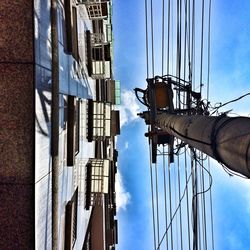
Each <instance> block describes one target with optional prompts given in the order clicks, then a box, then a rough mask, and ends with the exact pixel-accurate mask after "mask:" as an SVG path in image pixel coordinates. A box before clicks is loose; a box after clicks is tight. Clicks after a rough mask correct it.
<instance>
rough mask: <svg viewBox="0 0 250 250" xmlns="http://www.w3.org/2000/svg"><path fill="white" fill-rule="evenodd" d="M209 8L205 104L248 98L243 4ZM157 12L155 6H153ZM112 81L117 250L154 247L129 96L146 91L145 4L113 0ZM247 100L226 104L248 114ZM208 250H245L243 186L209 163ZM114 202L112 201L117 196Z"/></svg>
mask: <svg viewBox="0 0 250 250" xmlns="http://www.w3.org/2000/svg"><path fill="white" fill-rule="evenodd" d="M212 2H213V8H212V28H211V29H212V36H211V42H212V47H211V78H210V101H211V102H212V103H213V104H214V103H216V102H218V101H220V102H222V103H223V102H226V101H228V100H231V99H234V98H236V97H238V96H240V95H242V94H244V93H246V92H250V80H249V79H250V77H249V76H250V43H249V41H250V28H249V23H250V15H249V10H250V2H249V1H247V0H241V1H232V0H216V1H212ZM154 4H155V10H156V12H157V13H158V12H159V13H161V10H160V7H159V6H160V4H161V1H159V0H158V1H154ZM113 7H114V9H113V13H114V15H113V23H114V32H115V33H114V35H115V77H116V79H119V80H121V84H122V98H123V99H122V103H123V105H122V106H121V109H122V124H123V126H122V131H121V135H120V136H119V139H118V149H119V173H120V175H121V178H122V181H121V182H122V183H120V185H121V186H122V187H121V197H122V200H121V201H119V202H121V204H122V206H123V208H121V209H119V212H118V218H119V245H118V247H117V249H118V250H137V249H139V250H151V249H153V236H152V218H151V201H150V177H149V154H148V144H147V140H146V138H145V137H144V133H145V132H146V129H147V128H146V126H145V125H144V123H143V121H142V120H139V119H138V118H137V117H136V113H138V112H139V111H140V110H141V107H140V106H139V104H138V103H136V101H135V97H134V96H133V94H132V90H133V89H134V88H135V87H142V88H145V87H146V82H145V79H146V63H145V61H146V60H145V34H144V31H145V20H144V0H136V1H134V0H126V1H118V0H114V1H113ZM249 107H250V98H246V99H244V100H241V101H239V102H237V103H233V104H231V105H229V106H228V107H225V109H224V111H225V110H229V109H233V110H234V112H235V113H237V114H241V115H246V116H247V115H249V114H250V110H249ZM211 165H212V175H213V205H214V231H215V249H220V250H224V249H225V250H243V249H249V242H250V234H249V231H250V220H248V219H247V218H249V216H250V184H249V182H248V181H246V180H242V179H240V178H238V177H229V176H228V175H227V174H225V172H224V171H223V169H222V168H221V167H220V166H219V165H218V164H216V163H215V162H214V161H212V164H211ZM118 199H119V198H118Z"/></svg>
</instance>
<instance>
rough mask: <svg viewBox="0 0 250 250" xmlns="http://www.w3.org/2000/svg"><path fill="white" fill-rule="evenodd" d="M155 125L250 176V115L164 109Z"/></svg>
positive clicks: (227, 165) (157, 117)
mask: <svg viewBox="0 0 250 250" xmlns="http://www.w3.org/2000/svg"><path fill="white" fill-rule="evenodd" d="M155 125H156V126H157V127H159V128H161V129H162V130H163V131H165V132H167V133H168V134H170V135H173V136H175V137H176V138H179V139H181V140H182V141H183V142H185V143H187V144H188V145H190V146H191V147H194V148H196V149H198V150H200V151H202V152H204V153H206V154H207V155H209V156H211V157H212V158H214V159H216V160H217V161H219V162H221V163H223V164H224V165H225V166H226V167H228V168H229V169H231V170H233V171H235V172H237V173H240V174H242V175H244V176H246V177H248V178H250V118H247V117H227V116H225V115H222V116H218V117H215V116H204V115H175V114H169V113H160V114H157V116H156V120H155Z"/></svg>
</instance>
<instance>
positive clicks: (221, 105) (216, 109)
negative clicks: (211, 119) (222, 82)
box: [211, 92, 250, 115]
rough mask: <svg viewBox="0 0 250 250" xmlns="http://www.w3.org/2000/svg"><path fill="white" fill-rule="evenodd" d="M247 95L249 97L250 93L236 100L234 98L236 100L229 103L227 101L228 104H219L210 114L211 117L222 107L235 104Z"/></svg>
mask: <svg viewBox="0 0 250 250" xmlns="http://www.w3.org/2000/svg"><path fill="white" fill-rule="evenodd" d="M248 95H250V92H249V93H246V94H244V95H242V96H240V97H238V98H236V99H233V100H231V101H228V102H225V103H223V104H220V105H219V107H216V108H215V110H214V111H213V112H212V113H211V115H213V114H214V113H216V112H217V111H218V110H219V109H220V108H222V107H224V106H226V105H228V104H230V103H233V102H237V101H239V100H241V99H242V98H244V97H246V96H248Z"/></svg>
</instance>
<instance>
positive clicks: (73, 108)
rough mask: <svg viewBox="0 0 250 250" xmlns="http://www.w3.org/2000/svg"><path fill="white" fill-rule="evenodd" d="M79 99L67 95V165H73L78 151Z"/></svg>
mask: <svg viewBox="0 0 250 250" xmlns="http://www.w3.org/2000/svg"><path fill="white" fill-rule="evenodd" d="M79 106H80V105H79V100H77V99H76V97H74V96H68V114H67V116H68V127H67V165H68V166H74V165H75V156H76V155H77V154H78V153H79V132H80V131H79V129H80V126H79V122H80V120H79V117H80V114H79V111H80V110H79V109H80V108H79Z"/></svg>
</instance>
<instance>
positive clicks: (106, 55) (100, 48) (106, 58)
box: [86, 31, 111, 79]
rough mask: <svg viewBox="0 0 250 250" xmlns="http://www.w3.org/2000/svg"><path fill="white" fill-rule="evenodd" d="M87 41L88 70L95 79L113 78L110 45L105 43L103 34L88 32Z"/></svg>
mask: <svg viewBox="0 0 250 250" xmlns="http://www.w3.org/2000/svg"><path fill="white" fill-rule="evenodd" d="M86 39H87V68H88V73H89V75H90V76H91V77H92V78H94V79H109V78H111V53H110V51H111V50H110V43H107V42H106V41H105V36H104V35H103V34H101V33H92V34H91V33H90V31H87V32H86Z"/></svg>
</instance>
